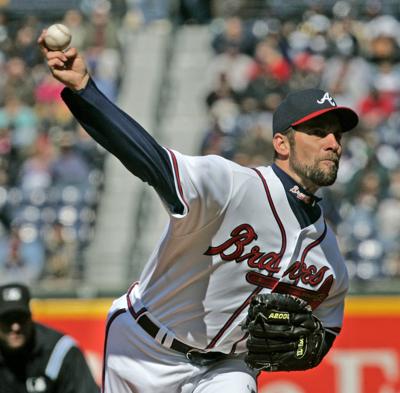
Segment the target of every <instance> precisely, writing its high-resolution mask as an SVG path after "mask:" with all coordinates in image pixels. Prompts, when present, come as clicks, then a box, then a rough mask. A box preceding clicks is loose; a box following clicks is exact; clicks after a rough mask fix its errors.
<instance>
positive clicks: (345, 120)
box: [272, 89, 358, 135]
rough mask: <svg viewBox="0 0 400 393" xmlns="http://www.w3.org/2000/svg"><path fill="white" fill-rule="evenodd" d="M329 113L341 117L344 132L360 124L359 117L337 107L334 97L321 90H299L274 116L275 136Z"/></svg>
mask: <svg viewBox="0 0 400 393" xmlns="http://www.w3.org/2000/svg"><path fill="white" fill-rule="evenodd" d="M327 112H335V113H336V114H337V116H338V117H339V121H340V124H341V126H342V131H343V132H344V131H350V130H351V129H353V128H354V127H355V126H356V125H357V124H358V115H357V113H356V112H354V111H353V110H352V109H350V108H347V107H345V106H337V104H336V102H335V100H334V99H333V98H332V96H331V95H330V94H329V93H328V92H326V91H324V90H320V89H307V90H299V91H296V92H293V93H290V94H288V95H287V97H286V98H285V99H284V100H283V101H282V102H281V103H280V104H279V106H278V108H276V111H275V113H274V116H273V120H272V129H273V134H274V135H275V134H276V133H277V132H284V131H286V130H287V129H288V128H289V127H292V126H296V125H298V124H301V123H304V122H305V121H307V120H310V119H313V118H314V117H317V116H320V115H323V114H324V113H327Z"/></svg>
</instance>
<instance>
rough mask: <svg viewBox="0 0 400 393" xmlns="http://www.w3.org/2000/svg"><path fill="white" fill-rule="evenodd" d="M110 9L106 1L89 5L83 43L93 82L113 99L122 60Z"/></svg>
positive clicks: (116, 30)
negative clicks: (89, 13) (89, 10)
mask: <svg viewBox="0 0 400 393" xmlns="http://www.w3.org/2000/svg"><path fill="white" fill-rule="evenodd" d="M110 9H111V5H110V3H108V2H101V3H99V4H98V5H97V6H95V7H94V8H93V9H92V12H91V15H90V23H89V24H87V25H86V31H85V39H84V41H83V47H84V49H85V56H86V61H87V63H88V67H89V68H90V70H91V73H92V76H93V79H94V80H95V82H96V84H97V86H98V87H99V89H100V90H101V91H102V92H103V93H104V94H105V95H106V96H107V97H108V98H110V99H111V100H113V101H114V100H115V99H116V94H117V88H118V85H119V82H120V78H119V77H120V71H121V66H122V63H121V45H120V40H119V37H118V27H117V25H116V22H115V20H113V19H112V16H111V14H110Z"/></svg>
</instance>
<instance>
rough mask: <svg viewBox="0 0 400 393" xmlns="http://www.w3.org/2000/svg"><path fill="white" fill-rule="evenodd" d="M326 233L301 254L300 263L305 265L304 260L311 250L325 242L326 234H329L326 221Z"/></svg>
mask: <svg viewBox="0 0 400 393" xmlns="http://www.w3.org/2000/svg"><path fill="white" fill-rule="evenodd" d="M324 225H325V227H324V231H323V232H322V235H321V236H320V237H319V238H318V239H317V240H314V241H313V242H312V243H310V244H309V245H308V246H307V247H306V248H305V249H304V250H303V253H302V254H301V259H300V262H301V263H304V260H305V259H306V256H307V254H308V253H309V252H310V250H311V249H312V248H314V247H316V246H318V244H320V243H321V242H322V240H324V238H325V236H326V232H327V229H328V228H327V226H326V222H325V221H324Z"/></svg>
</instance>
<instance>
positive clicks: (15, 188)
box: [0, 2, 122, 284]
mask: <svg viewBox="0 0 400 393" xmlns="http://www.w3.org/2000/svg"><path fill="white" fill-rule="evenodd" d="M88 4H90V3H88ZM92 4H99V5H97V6H96V7H94V8H90V7H87V8H86V9H85V11H86V14H85V13H84V12H82V11H81V10H70V11H68V12H66V13H65V15H64V17H63V20H62V22H63V23H64V24H66V25H67V26H69V28H70V29H71V31H72V36H73V42H72V45H74V46H76V47H77V48H78V49H79V50H81V51H83V52H84V53H85V56H86V60H87V62H88V65H89V67H90V69H91V73H92V75H93V78H94V80H95V81H96V83H97V84H98V86H99V87H100V89H101V90H102V91H103V92H104V93H105V94H106V95H107V96H108V97H109V98H111V99H112V100H115V98H116V96H117V93H118V86H119V82H120V80H119V79H120V76H121V72H122V60H121V50H120V39H119V37H118V29H117V24H118V21H115V20H113V19H112V18H111V14H110V7H109V5H110V4H109V3H105V2H104V3H101V4H100V3H96V2H92ZM58 21H59V20H58ZM53 22H55V21H49V20H46V21H41V20H40V19H39V18H38V17H36V16H28V17H23V18H13V16H12V15H7V14H6V13H4V12H1V11H0V281H1V282H7V281H22V282H26V283H28V284H31V283H33V282H35V281H37V280H39V279H42V280H45V279H47V278H48V279H51V280H54V279H59V280H65V281H68V280H69V279H79V278H81V276H82V271H83V263H82V252H83V250H84V248H85V247H86V246H87V244H88V243H89V242H90V240H91V237H92V235H93V227H94V223H95V221H96V207H97V203H98V199H99V192H101V189H102V185H103V163H104V157H105V154H104V150H102V149H101V148H100V147H99V146H98V145H97V144H96V143H95V142H94V141H93V140H92V139H91V138H90V137H89V136H88V135H87V134H86V132H85V131H84V130H83V129H82V128H80V127H79V126H78V124H77V123H76V122H75V121H74V120H73V118H72V116H71V115H70V113H69V111H68V109H67V107H66V106H65V104H64V103H63V102H62V100H61V98H60V92H61V90H62V88H63V86H62V85H61V84H60V83H58V82H57V81H56V80H55V79H54V78H53V77H52V76H51V74H50V72H49V71H48V68H47V65H46V64H45V63H44V61H43V58H42V56H41V54H40V53H39V51H38V46H37V43H36V41H37V38H38V36H39V34H40V32H41V30H42V28H44V27H46V26H48V25H49V24H51V23H53ZM59 280H58V282H60V281H59Z"/></svg>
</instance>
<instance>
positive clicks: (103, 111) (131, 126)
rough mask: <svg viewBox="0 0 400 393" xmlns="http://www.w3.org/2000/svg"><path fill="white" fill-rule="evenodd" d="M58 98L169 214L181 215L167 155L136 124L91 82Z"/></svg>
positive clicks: (181, 207) (65, 89)
mask: <svg viewBox="0 0 400 393" xmlns="http://www.w3.org/2000/svg"><path fill="white" fill-rule="evenodd" d="M61 97H62V99H63V100H64V102H65V103H66V105H67V106H68V108H69V109H70V111H71V112H72V114H73V115H74V116H75V118H76V119H77V120H78V122H79V123H80V124H81V125H82V127H83V128H84V129H85V130H86V131H87V132H88V134H89V135H90V136H91V137H92V138H93V139H94V140H96V141H97V142H98V143H99V144H100V145H102V146H103V147H104V148H105V149H106V150H108V151H109V152H110V153H112V154H113V155H115V156H116V157H117V158H118V159H119V160H120V161H121V162H122V164H123V165H124V166H125V167H126V168H127V169H128V170H129V171H130V172H132V173H133V174H134V175H135V176H137V177H139V178H140V179H141V180H143V181H145V182H147V183H149V184H150V185H151V186H153V187H154V188H155V189H156V191H157V192H158V194H159V195H160V196H161V198H162V199H163V200H164V201H165V202H166V203H167V205H168V207H169V209H170V211H171V212H172V213H182V212H183V209H184V206H183V204H182V202H181V201H180V199H179V197H178V194H177V191H176V188H175V185H174V175H173V169H172V166H171V162H170V160H169V157H168V153H167V152H166V151H165V149H164V148H163V147H162V146H160V145H159V144H158V143H157V142H156V141H155V139H154V138H153V137H152V136H151V135H150V134H149V133H148V132H147V131H146V130H145V129H144V128H143V127H142V126H141V125H140V124H139V123H137V122H136V121H135V120H133V119H132V118H131V117H130V116H128V115H127V114H126V113H125V112H123V111H122V110H121V109H119V108H118V107H117V106H116V105H115V104H113V103H112V102H111V101H110V100H109V99H108V98H107V97H106V96H105V95H104V94H103V93H101V92H100V90H99V89H98V88H97V86H96V85H95V83H94V82H93V80H92V79H90V80H89V82H88V84H87V86H86V87H85V88H84V89H82V90H80V91H78V92H74V91H72V90H71V89H69V88H64V90H63V91H62V92H61Z"/></svg>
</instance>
